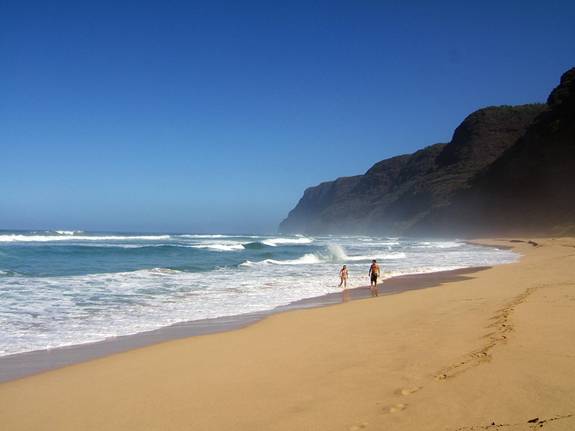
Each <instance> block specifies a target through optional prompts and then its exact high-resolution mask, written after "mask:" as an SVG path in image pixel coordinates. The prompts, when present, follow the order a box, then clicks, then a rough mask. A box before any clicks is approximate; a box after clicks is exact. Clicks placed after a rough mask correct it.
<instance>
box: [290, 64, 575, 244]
mask: <svg viewBox="0 0 575 431" xmlns="http://www.w3.org/2000/svg"><path fill="white" fill-rule="evenodd" d="M574 82H575V68H573V69H571V70H569V71H568V72H566V73H565V74H564V75H563V77H562V78H561V82H560V85H559V86H558V87H557V88H555V89H554V90H553V92H552V93H551V95H550V96H549V99H548V101H547V103H546V104H529V105H520V106H498V107H488V108H483V109H480V110H478V111H475V112H473V113H472V114H470V115H469V116H468V117H467V118H465V120H464V121H463V122H462V123H461V124H460V125H459V126H458V127H457V128H456V129H455V131H454V133H453V138H452V139H451V141H450V142H449V143H446V144H442V143H439V144H435V145H431V146H429V147H426V148H424V149H422V150H419V151H416V152H415V153H413V154H406V155H400V156H396V157H392V158H390V159H386V160H383V161H381V162H378V163H376V164H375V165H374V166H373V167H371V168H370V169H369V170H368V171H367V172H366V173H365V174H363V175H356V176H353V177H342V178H338V179H336V180H335V181H329V182H325V183H322V184H320V185H318V186H315V187H310V188H308V189H307V190H306V191H305V192H304V195H303V197H302V198H301V199H300V201H299V203H298V204H297V206H296V207H295V208H294V209H293V210H292V211H291V212H290V213H289V215H288V217H287V218H286V219H285V220H284V221H283V222H282V223H281V224H280V231H282V232H288V233H289V232H291V233H296V232H297V233H312V234H322V233H350V234H353V233H377V234H393V235H398V234H401V235H415V234H417V235H454V234H455V235H477V234H505V233H511V232H519V231H525V230H527V231H529V232H541V233H549V232H552V233H553V232H554V233H561V232H566V231H570V229H573V225H575V208H574V204H573V202H575V182H574V180H575V163H574V162H575V109H574V107H575V91H574Z"/></svg>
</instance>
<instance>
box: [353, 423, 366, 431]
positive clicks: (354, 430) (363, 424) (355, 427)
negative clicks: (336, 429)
mask: <svg viewBox="0 0 575 431" xmlns="http://www.w3.org/2000/svg"><path fill="white" fill-rule="evenodd" d="M367 425H368V424H367V422H364V423H361V424H359V425H354V426H352V427H351V428H349V431H359V430H362V429H365V428H367Z"/></svg>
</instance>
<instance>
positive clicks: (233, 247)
mask: <svg viewBox="0 0 575 431" xmlns="http://www.w3.org/2000/svg"><path fill="white" fill-rule="evenodd" d="M189 247H191V248H200V249H208V250H215V251H239V250H244V249H245V247H244V246H243V244H196V245H191V246H189Z"/></svg>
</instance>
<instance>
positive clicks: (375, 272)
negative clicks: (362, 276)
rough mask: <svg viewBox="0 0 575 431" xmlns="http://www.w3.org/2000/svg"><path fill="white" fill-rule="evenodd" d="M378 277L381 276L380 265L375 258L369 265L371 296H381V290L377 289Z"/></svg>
mask: <svg viewBox="0 0 575 431" xmlns="http://www.w3.org/2000/svg"><path fill="white" fill-rule="evenodd" d="M377 277H379V265H378V264H377V261H376V260H375V259H373V260H372V261H371V266H370V267H369V279H370V285H369V288H370V289H371V296H379V292H378V290H377Z"/></svg>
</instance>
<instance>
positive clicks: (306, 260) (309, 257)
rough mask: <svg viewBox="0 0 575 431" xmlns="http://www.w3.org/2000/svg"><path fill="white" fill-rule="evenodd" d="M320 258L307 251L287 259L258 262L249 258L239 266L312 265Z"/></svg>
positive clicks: (318, 261)
mask: <svg viewBox="0 0 575 431" xmlns="http://www.w3.org/2000/svg"><path fill="white" fill-rule="evenodd" d="M321 262H322V260H321V258H320V257H319V256H316V255H315V254H312V253H308V254H304V255H303V256H302V257H300V258H298V259H289V260H276V259H265V260H261V261H259V262H252V261H250V260H246V261H245V262H244V263H242V264H240V266H248V267H250V266H261V265H312V264H315V263H321Z"/></svg>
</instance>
